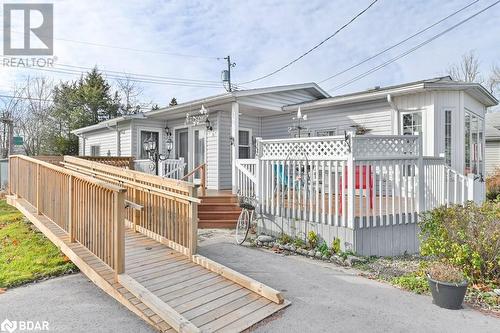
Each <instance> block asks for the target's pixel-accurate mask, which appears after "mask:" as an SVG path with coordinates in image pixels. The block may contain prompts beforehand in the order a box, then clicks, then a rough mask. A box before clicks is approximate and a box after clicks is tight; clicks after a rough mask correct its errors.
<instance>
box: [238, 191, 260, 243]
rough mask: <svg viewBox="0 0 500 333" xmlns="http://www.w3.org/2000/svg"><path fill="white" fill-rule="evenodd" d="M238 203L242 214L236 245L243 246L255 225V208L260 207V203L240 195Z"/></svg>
mask: <svg viewBox="0 0 500 333" xmlns="http://www.w3.org/2000/svg"><path fill="white" fill-rule="evenodd" d="M238 202H239V206H240V208H241V213H240V216H239V217H238V223H237V224H236V235H235V238H236V243H237V244H238V245H241V244H243V242H244V241H245V240H246V239H247V236H248V231H249V230H250V226H252V225H253V224H254V219H255V214H256V212H255V207H257V205H258V201H257V199H256V198H255V197H249V196H244V195H240V194H238Z"/></svg>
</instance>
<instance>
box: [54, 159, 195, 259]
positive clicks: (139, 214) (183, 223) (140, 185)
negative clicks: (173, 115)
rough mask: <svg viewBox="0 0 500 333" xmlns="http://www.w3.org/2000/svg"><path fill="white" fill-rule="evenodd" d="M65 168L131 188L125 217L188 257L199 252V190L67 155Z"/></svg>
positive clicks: (142, 230) (185, 184)
mask: <svg viewBox="0 0 500 333" xmlns="http://www.w3.org/2000/svg"><path fill="white" fill-rule="evenodd" d="M63 164H64V166H65V167H66V168H68V169H71V170H74V171H78V172H80V173H83V174H86V175H88V176H91V177H94V178H96V179H100V180H103V181H106V182H109V183H112V184H115V185H118V186H122V187H124V188H126V189H127V193H126V194H125V200H126V202H127V204H128V209H127V210H126V211H125V218H126V220H127V221H128V222H129V223H130V224H131V226H133V227H134V229H135V230H138V231H140V232H143V233H145V234H146V235H148V236H150V237H153V238H155V239H157V240H159V241H162V242H164V243H166V244H167V245H168V246H170V247H173V248H175V249H176V250H178V251H180V252H182V253H185V254H194V253H196V244H197V230H198V212H197V209H198V203H199V202H200V200H199V199H198V198H197V197H196V188H195V187H194V186H193V185H192V184H191V183H187V182H184V181H179V180H173V179H165V178H162V177H159V176H154V175H149V174H145V173H143V172H139V171H133V170H125V169H122V168H118V167H114V166H109V165H104V164H101V163H98V162H94V161H87V160H84V159H80V158H76V157H71V156H65V157H64V162H63Z"/></svg>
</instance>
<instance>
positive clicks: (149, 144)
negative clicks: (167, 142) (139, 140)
mask: <svg viewBox="0 0 500 333" xmlns="http://www.w3.org/2000/svg"><path fill="white" fill-rule="evenodd" d="M142 147H143V148H144V150H145V151H147V152H148V153H150V152H153V151H156V140H155V139H153V136H152V135H151V136H150V137H149V138H147V139H146V140H144V142H143V144H142Z"/></svg>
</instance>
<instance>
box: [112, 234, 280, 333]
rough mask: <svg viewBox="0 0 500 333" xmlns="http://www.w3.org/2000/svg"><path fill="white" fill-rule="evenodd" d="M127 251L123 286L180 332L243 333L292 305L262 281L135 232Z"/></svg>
mask: <svg viewBox="0 0 500 333" xmlns="http://www.w3.org/2000/svg"><path fill="white" fill-rule="evenodd" d="M125 253H126V255H125V274H123V275H120V276H119V281H120V283H121V284H122V285H124V286H125V288H127V289H128V290H129V291H130V292H131V293H132V294H133V295H135V296H136V297H137V298H138V299H140V300H141V301H142V302H144V303H145V304H146V305H148V306H149V307H150V308H151V309H153V310H154V311H155V312H156V313H157V314H158V315H160V317H162V318H163V319H164V320H167V321H168V317H169V316H171V317H173V318H174V319H175V320H174V322H177V323H178V324H179V327H175V328H176V329H178V330H180V331H181V330H183V331H192V332H196V331H203V332H218V331H220V332H240V331H242V330H245V329H247V328H248V327H250V326H252V325H253V324H255V323H257V322H259V321H261V320H262V319H264V318H266V317H268V316H269V315H271V314H273V313H274V312H276V311H278V310H280V309H281V308H283V307H285V306H286V305H288V303H287V302H284V301H283V299H282V298H281V295H280V294H279V293H278V292H276V291H274V290H272V289H271V288H269V287H267V286H265V285H262V284H260V283H258V282H257V281H253V280H251V279H249V278H247V277H245V276H244V275H241V274H239V273H237V272H234V271H232V270H230V269H228V268H227V267H224V266H222V265H219V264H217V263H215V262H213V261H211V260H209V259H207V258H204V257H202V256H199V255H194V256H192V257H191V258H190V257H189V256H186V255H183V254H180V253H179V252H177V251H175V250H173V249H171V248H169V247H167V246H165V245H163V244H160V243H158V242H156V241H154V240H152V239H150V238H147V237H145V236H144V235H142V234H138V233H134V232H133V231H132V230H130V229H128V230H127V232H126V243H125ZM247 287H249V288H252V289H255V290H256V291H258V292H255V291H252V290H250V289H248V288H247Z"/></svg>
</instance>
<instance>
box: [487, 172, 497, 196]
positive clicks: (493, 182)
mask: <svg viewBox="0 0 500 333" xmlns="http://www.w3.org/2000/svg"><path fill="white" fill-rule="evenodd" d="M486 199H488V200H492V201H493V200H500V168H498V169H496V170H495V172H494V173H493V174H492V175H491V176H489V177H488V178H486Z"/></svg>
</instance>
